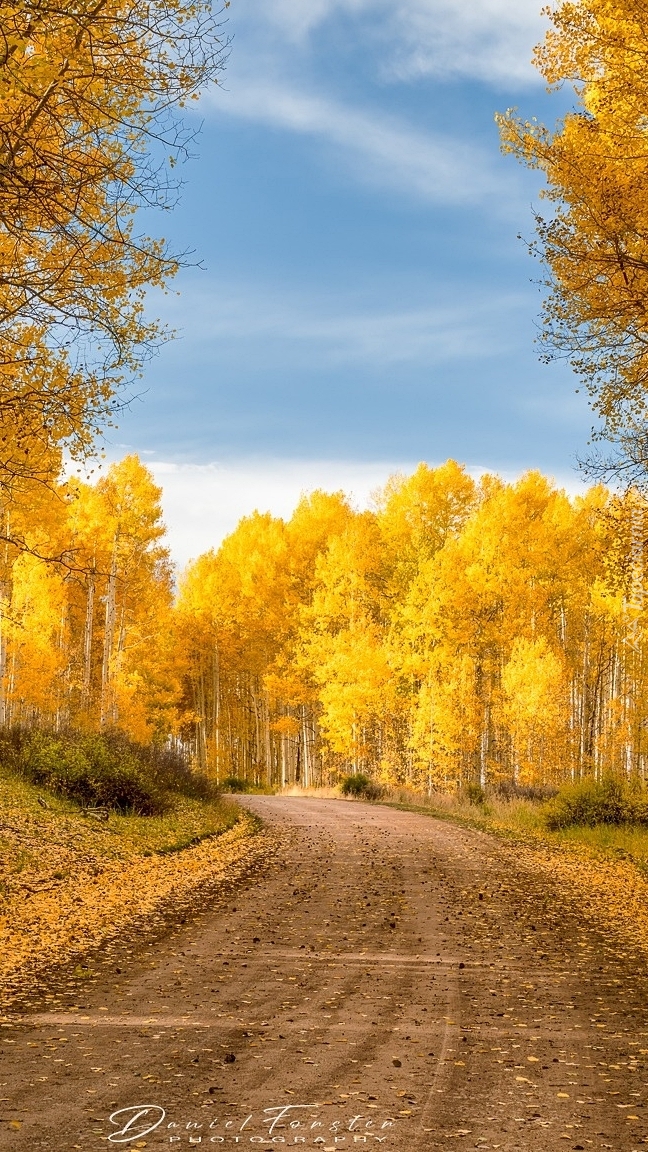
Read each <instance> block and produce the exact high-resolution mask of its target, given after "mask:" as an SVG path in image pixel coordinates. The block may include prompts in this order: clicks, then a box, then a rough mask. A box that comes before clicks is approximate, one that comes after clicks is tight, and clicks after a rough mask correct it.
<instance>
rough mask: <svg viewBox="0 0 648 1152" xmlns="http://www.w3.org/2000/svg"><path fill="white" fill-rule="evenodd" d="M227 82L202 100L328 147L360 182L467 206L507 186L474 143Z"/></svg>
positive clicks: (268, 86) (314, 98)
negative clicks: (337, 152)
mask: <svg viewBox="0 0 648 1152" xmlns="http://www.w3.org/2000/svg"><path fill="white" fill-rule="evenodd" d="M230 87H231V91H230V93H228V95H227V96H226V97H223V96H222V95H221V94H220V93H218V96H217V98H216V99H215V98H214V97H210V101H211V103H212V104H213V106H215V107H217V108H218V109H219V110H220V111H221V112H226V113H229V114H230V115H233V116H236V117H239V118H244V119H247V120H252V121H255V122H257V123H264V124H268V125H271V126H273V127H278V128H283V129H285V130H287V131H290V132H295V133H299V134H301V135H308V136H312V137H316V138H318V139H319V140H320V141H324V142H326V143H328V144H330V145H333V146H334V147H336V148H337V149H339V150H342V151H343V152H344V153H345V154H346V159H347V163H349V164H351V165H352V167H353V168H354V171H355V174H356V176H360V177H361V178H362V179H363V180H365V181H367V180H369V181H371V182H374V183H375V182H378V183H380V185H381V186H382V187H384V186H386V185H389V186H391V187H393V188H395V189H398V190H399V191H400V192H403V191H404V192H406V193H408V194H409V195H411V196H415V197H416V198H418V199H421V200H424V201H427V202H434V203H453V204H471V203H477V202H479V201H482V200H483V199H484V198H485V197H489V196H490V197H497V198H499V197H501V196H503V195H506V196H507V197H508V196H509V195H510V193H511V191H512V188H511V180H510V179H508V180H506V181H505V180H504V177H503V176H502V175H500V174H499V173H498V172H497V171H496V170H495V167H494V164H493V158H492V157H491V156H489V155H488V154H487V153H486V151H485V149H482V148H480V147H478V146H477V147H476V146H475V145H474V144H469V143H468V142H465V143H464V142H461V141H457V140H455V139H452V138H451V137H449V136H442V135H440V134H436V133H433V132H423V131H419V130H417V129H416V128H414V127H412V126H411V125H409V124H408V123H407V122H406V121H402V120H400V119H398V118H397V117H395V116H390V115H388V114H386V113H384V112H382V111H378V110H366V109H358V108H353V107H349V106H347V105H344V104H341V103H339V102H337V101H334V100H331V99H328V98H326V97H324V96H318V95H313V94H310V93H308V92H304V91H299V90H295V89H291V88H289V87H288V86H287V85H280V84H276V83H273V82H270V81H266V82H264V83H259V82H255V81H254V80H250V79H246V78H240V77H235V78H234V80H233V81H232V84H231V86H230Z"/></svg>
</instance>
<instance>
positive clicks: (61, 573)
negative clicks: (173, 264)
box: [0, 456, 648, 791]
mask: <svg viewBox="0 0 648 1152" xmlns="http://www.w3.org/2000/svg"><path fill="white" fill-rule="evenodd" d="M160 495H161V493H160V490H159V489H158V488H156V486H155V484H154V482H153V480H152V477H151V475H150V473H149V472H148V471H147V469H146V468H145V467H144V466H143V465H142V464H141V463H140V461H139V460H138V459H137V458H136V457H134V456H132V457H128V458H126V459H124V460H123V461H122V462H121V463H118V464H115V465H113V466H112V467H110V469H109V470H108V471H107V472H106V474H105V476H103V477H102V478H101V479H99V480H98V481H97V482H96V483H95V484H94V485H91V484H88V483H84V482H80V481H76V480H75V481H72V480H71V481H68V482H66V483H64V484H61V485H60V486H59V487H57V488H56V489H55V490H50V489H42V491H41V493H40V500H39V504H38V507H34V505H33V503H30V506H29V508H26V509H25V510H24V512H23V513H22V516H21V514H20V510H19V509H15V510H14V517H15V518H16V519H15V522H14V524H13V525H12V530H13V532H14V533H18V535H19V536H20V538H21V539H22V540H23V542H24V543H27V544H29V546H30V547H29V549H27V550H25V549H22V550H18V549H17V548H16V547H15V546H14V545H12V544H11V543H10V542H8V543H7V544H6V545H5V546H4V549H3V553H2V590H3V597H2V647H1V654H0V719H1V720H2V723H3V725H5V726H9V727H12V726H20V727H34V726H35V727H38V728H43V729H46V730H49V731H51V730H67V729H81V730H84V729H96V730H99V729H104V730H106V729H108V730H110V729H114V728H117V729H120V730H122V731H123V732H125V733H126V734H128V735H129V736H130V737H131V738H132V739H133V740H135V741H137V742H140V743H147V742H150V741H154V742H159V743H162V744H168V743H171V744H172V745H173V746H174V747H175V748H176V749H177V750H182V751H184V752H185V753H186V754H187V756H190V757H191V759H192V761H193V763H194V764H195V765H196V766H199V767H200V768H201V769H202V770H203V771H205V772H206V773H207V774H208V775H209V776H211V777H212V778H213V779H214V780H215V781H220V782H222V781H223V780H225V779H227V778H231V777H237V778H239V779H242V780H245V781H247V782H248V783H249V784H251V785H256V786H270V787H273V788H274V787H278V786H282V785H286V784H301V785H302V786H314V785H320V784H335V783H336V782H338V781H339V780H340V778H341V777H343V776H344V775H346V774H348V773H353V772H358V771H361V772H364V773H367V774H368V775H370V776H372V777H373V778H375V779H376V780H377V781H378V782H380V783H383V784H404V785H407V786H409V787H411V788H416V789H419V790H426V791H427V790H429V789H439V788H441V789H449V790H451V789H454V788H455V787H456V786H457V785H466V784H468V783H470V782H476V783H479V784H481V785H482V786H483V785H485V784H497V783H499V782H502V781H515V782H517V783H518V784H520V785H559V784H561V783H564V782H570V781H575V780H579V779H581V778H582V777H585V776H592V775H594V776H596V777H601V776H605V775H607V774H609V773H611V772H614V773H622V774H623V775H624V776H625V775H627V776H635V777H639V778H641V777H643V776H644V775H645V772H646V767H647V757H648V734H647V731H648V730H647V722H648V682H647V675H648V670H647V657H648V645H647V643H646V640H645V638H644V623H645V621H644V602H643V574H644V543H643V542H644V537H645V532H644V524H645V522H646V506H645V503H644V501H643V499H642V498H641V497H640V496H639V495H638V494H637V493H636V491H632V490H631V491H630V492H629V493H628V494H626V495H625V496H623V497H621V496H618V495H616V496H615V495H612V494H611V493H610V492H609V491H608V490H606V489H605V488H604V487H602V486H596V487H592V488H590V489H589V491H587V492H585V493H584V494H583V495H579V496H572V497H570V496H569V495H567V494H566V493H565V492H564V491H562V490H560V489H558V488H557V487H556V486H555V485H554V484H553V483H552V482H551V481H549V480H547V479H546V478H545V477H543V476H542V475H540V474H538V473H534V472H531V473H528V474H527V475H525V476H523V477H522V478H521V479H520V480H519V481H517V482H516V483H513V484H510V483H504V482H503V481H502V480H501V479H499V478H498V477H497V476H494V475H484V476H482V477H481V479H479V480H475V479H473V478H472V477H471V476H470V475H469V474H468V472H467V471H466V470H465V469H464V468H463V467H461V466H460V465H458V464H456V463H454V462H453V461H448V462H447V463H446V464H444V465H442V466H441V467H437V468H430V467H428V466H427V465H425V464H421V465H420V466H419V467H418V468H417V470H416V471H415V472H414V473H413V475H411V476H402V475H396V476H393V477H392V478H391V480H390V481H389V482H388V484H387V485H386V486H385V488H384V489H383V490H382V491H379V492H377V493H376V494H375V497H374V507H373V510H372V511H356V510H355V509H354V507H353V505H352V503H351V502H350V501H349V500H348V499H347V498H346V497H345V495H344V494H343V493H341V492H336V493H325V492H322V491H316V492H314V493H312V494H310V495H307V496H304V497H303V498H302V500H301V502H300V503H299V505H298V507H297V508H296V510H295V512H294V514H293V515H292V517H291V518H290V520H288V521H284V520H282V519H278V518H275V517H272V516H271V515H270V514H262V513H258V512H255V513H254V514H253V515H251V516H248V517H245V518H244V519H242V520H241V522H240V523H239V525H238V527H237V528H236V530H235V531H234V532H233V533H232V534H231V535H230V536H229V537H227V538H226V539H225V540H224V542H223V544H222V545H221V547H220V548H219V549H218V550H217V551H210V552H207V553H205V554H204V555H202V556H199V557H198V559H196V560H195V561H193V562H192V563H190V564H189V566H188V568H187V569H186V571H185V572H184V573H182V575H181V576H180V578H179V580H178V582H177V588H176V587H175V581H174V571H173V567H172V565H171V562H170V559H169V554H168V552H167V550H166V549H165V546H164V526H163V523H162V518H161V509H160ZM34 523H37V524H38V528H37V529H36V528H35V527H34ZM54 555H55V556H56V557H57V558H58V561H57V563H55V564H54V563H52V562H51V557H52V556H54Z"/></svg>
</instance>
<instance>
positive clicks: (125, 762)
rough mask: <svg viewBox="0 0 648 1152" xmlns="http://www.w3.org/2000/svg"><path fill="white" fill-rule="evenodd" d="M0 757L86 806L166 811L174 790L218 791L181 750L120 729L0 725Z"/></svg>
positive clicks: (202, 794)
mask: <svg viewBox="0 0 648 1152" xmlns="http://www.w3.org/2000/svg"><path fill="white" fill-rule="evenodd" d="M0 762H1V763H2V766H3V768H4V769H5V770H8V771H10V772H14V773H16V774H18V775H21V776H24V777H25V778H26V779H27V780H30V781H31V782H32V783H33V784H37V785H39V786H40V787H42V788H45V789H47V790H48V791H50V792H54V793H56V794H58V795H59V796H65V797H66V798H67V799H69V800H74V801H75V802H76V803H78V804H80V805H81V806H82V807H84V808H106V809H115V810H117V811H119V812H135V813H137V814H138V815H140V816H154V815H160V814H162V813H163V812H166V811H168V809H169V808H170V807H171V805H172V801H173V796H174V795H184V796H189V797H192V798H194V799H211V798H213V797H214V796H215V795H216V790H215V788H214V786H213V784H212V783H211V781H209V780H208V779H207V778H206V777H204V776H201V775H200V774H198V773H194V772H192V771H191V768H190V766H189V764H188V763H187V761H186V760H185V758H184V757H183V755H182V753H181V752H179V751H177V750H175V749H172V748H169V747H166V746H159V745H155V744H152V745H149V746H146V745H142V744H137V743H136V742H135V741H133V740H129V739H128V737H127V736H125V735H124V734H123V733H120V732H118V731H112V732H101V733H97V732H92V733H82V732H74V731H66V732H47V731H39V730H29V729H20V728H14V729H10V730H4V731H3V732H1V733H0Z"/></svg>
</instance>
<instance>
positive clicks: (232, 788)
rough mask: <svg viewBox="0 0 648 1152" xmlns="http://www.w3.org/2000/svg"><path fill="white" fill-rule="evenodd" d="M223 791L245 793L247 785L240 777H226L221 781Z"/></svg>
mask: <svg viewBox="0 0 648 1152" xmlns="http://www.w3.org/2000/svg"><path fill="white" fill-rule="evenodd" d="M223 789H224V791H225V792H247V790H248V783H247V780H242V779H241V777H240V776H227V777H226V778H225V780H223Z"/></svg>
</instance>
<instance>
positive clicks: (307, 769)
mask: <svg viewBox="0 0 648 1152" xmlns="http://www.w3.org/2000/svg"><path fill="white" fill-rule="evenodd" d="M301 711H302V742H303V745H304V788H308V787H309V786H310V758H309V755H308V730H307V728H306V705H305V704H302V710H301Z"/></svg>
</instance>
